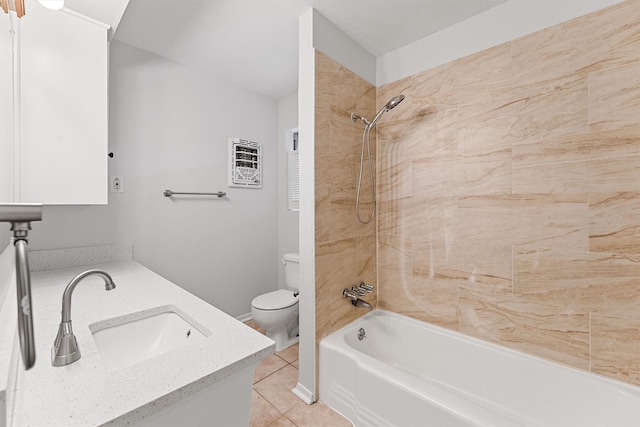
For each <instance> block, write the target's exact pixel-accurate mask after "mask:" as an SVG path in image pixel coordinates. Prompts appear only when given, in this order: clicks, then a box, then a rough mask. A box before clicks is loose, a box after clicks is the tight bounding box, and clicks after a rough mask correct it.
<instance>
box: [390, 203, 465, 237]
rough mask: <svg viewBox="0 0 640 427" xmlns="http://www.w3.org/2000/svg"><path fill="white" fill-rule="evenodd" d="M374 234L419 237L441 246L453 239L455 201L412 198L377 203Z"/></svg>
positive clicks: (456, 213)
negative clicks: (376, 219) (377, 214)
mask: <svg viewBox="0 0 640 427" xmlns="http://www.w3.org/2000/svg"><path fill="white" fill-rule="evenodd" d="M378 221H379V224H378V233H379V235H380V234H384V235H396V236H418V237H420V236H422V237H424V239H425V240H426V239H427V238H428V240H430V241H434V242H435V241H439V242H442V243H443V244H446V242H451V241H454V240H455V239H456V235H457V228H458V198H457V197H455V196H449V197H446V196H445V197H438V196H435V197H429V196H416V197H410V198H406V199H400V200H393V201H389V202H382V203H380V204H379V217H378Z"/></svg>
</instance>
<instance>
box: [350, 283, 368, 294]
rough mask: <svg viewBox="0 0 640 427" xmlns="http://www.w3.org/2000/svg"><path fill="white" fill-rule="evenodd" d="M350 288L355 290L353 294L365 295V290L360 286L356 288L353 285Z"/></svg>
mask: <svg viewBox="0 0 640 427" xmlns="http://www.w3.org/2000/svg"><path fill="white" fill-rule="evenodd" d="M351 290H352V291H353V292H355V294H356V295H358V296H359V297H363V296H365V295H367V291H365V290H364V289H361V288H356V287H355V285H354V286H353V287H352V288H351Z"/></svg>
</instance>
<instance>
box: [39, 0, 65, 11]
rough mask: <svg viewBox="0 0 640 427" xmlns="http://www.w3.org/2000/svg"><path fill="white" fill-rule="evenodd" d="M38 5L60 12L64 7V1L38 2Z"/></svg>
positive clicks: (41, 0)
mask: <svg viewBox="0 0 640 427" xmlns="http://www.w3.org/2000/svg"><path fill="white" fill-rule="evenodd" d="M38 3H40V4H41V5H42V6H44V7H46V8H47V9H51V10H60V9H62V8H63V7H64V0H38Z"/></svg>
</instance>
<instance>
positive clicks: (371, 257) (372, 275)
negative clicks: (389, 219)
mask: <svg viewBox="0 0 640 427" xmlns="http://www.w3.org/2000/svg"><path fill="white" fill-rule="evenodd" d="M376 249H377V239H376V236H365V237H358V238H356V262H357V265H356V269H357V275H358V280H360V281H361V282H365V283H368V284H370V285H373V286H374V287H375V286H376V285H377V276H378V269H377V268H376V261H377V250H376ZM370 296H371V297H373V298H372V299H373V300H375V299H376V298H375V297H376V292H373V293H372V294H371V295H370Z"/></svg>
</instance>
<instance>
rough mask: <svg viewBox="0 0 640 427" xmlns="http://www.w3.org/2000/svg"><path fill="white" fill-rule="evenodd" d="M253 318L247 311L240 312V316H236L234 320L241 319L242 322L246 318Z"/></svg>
mask: <svg viewBox="0 0 640 427" xmlns="http://www.w3.org/2000/svg"><path fill="white" fill-rule="evenodd" d="M251 319H253V316H251V313H250V312H249V313H247V314H241V315H240V316H237V317H236V320H239V321H241V322H242V323H244V322H246V321H247V320H251Z"/></svg>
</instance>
